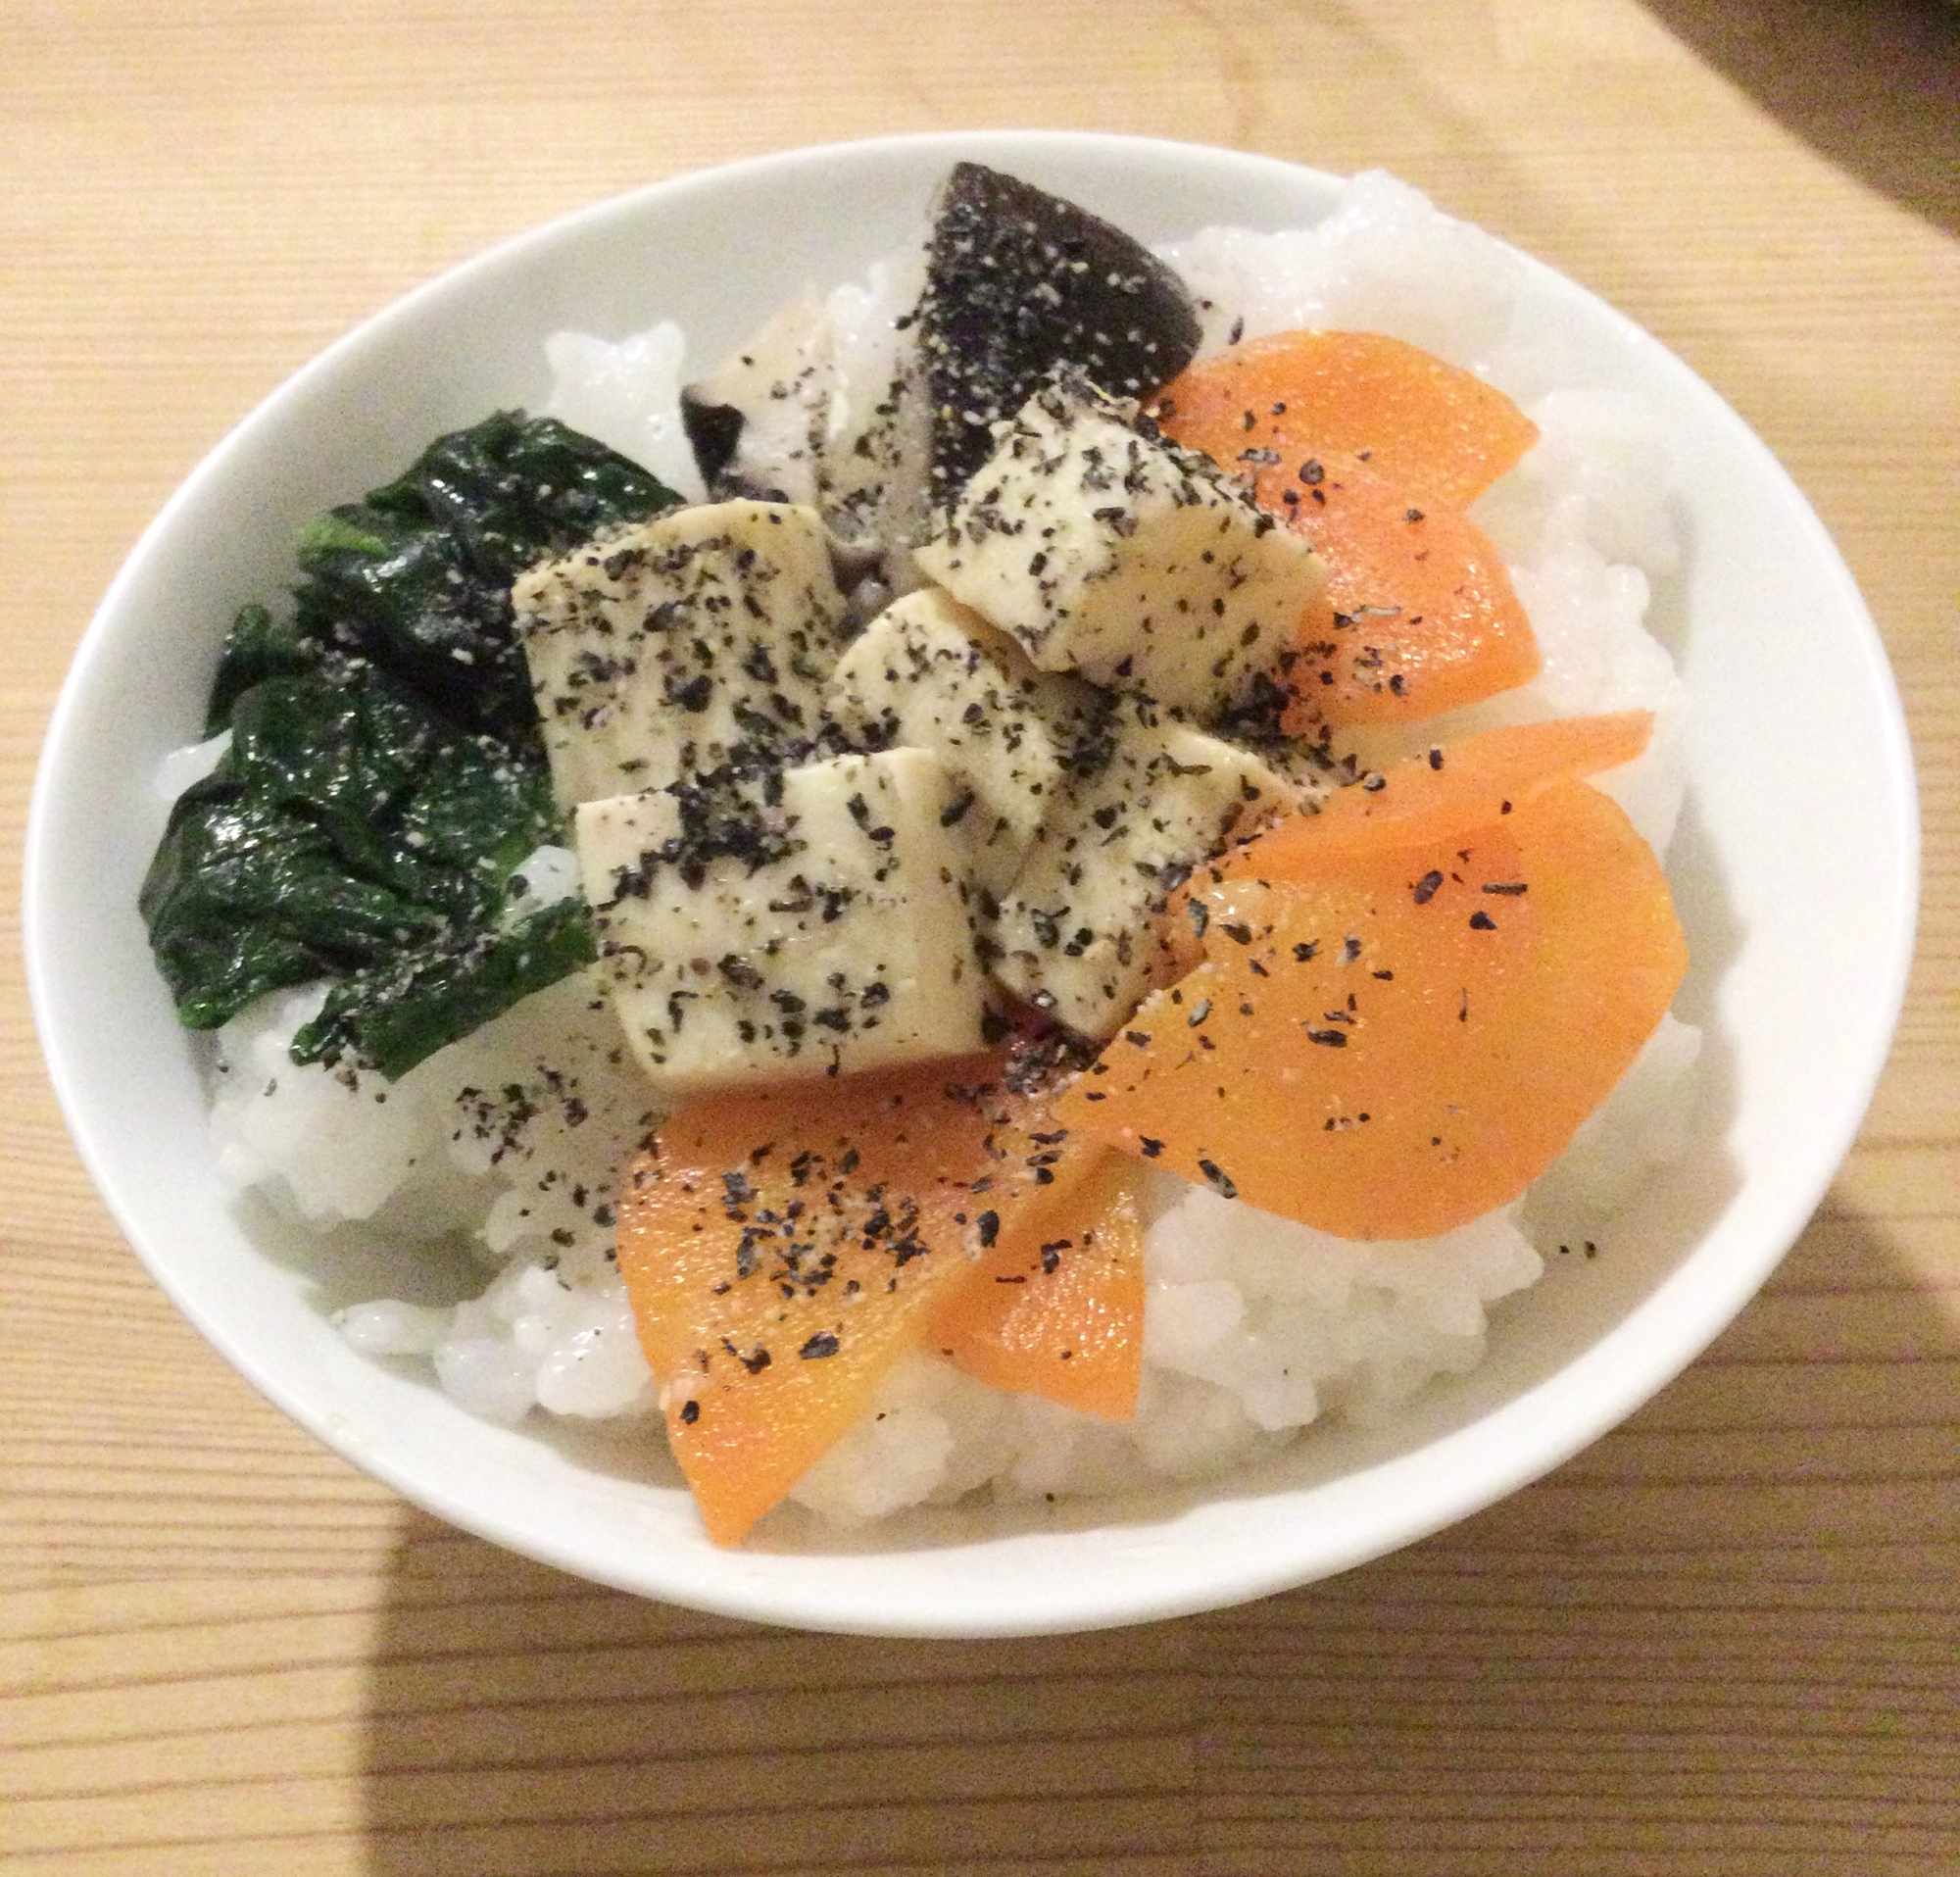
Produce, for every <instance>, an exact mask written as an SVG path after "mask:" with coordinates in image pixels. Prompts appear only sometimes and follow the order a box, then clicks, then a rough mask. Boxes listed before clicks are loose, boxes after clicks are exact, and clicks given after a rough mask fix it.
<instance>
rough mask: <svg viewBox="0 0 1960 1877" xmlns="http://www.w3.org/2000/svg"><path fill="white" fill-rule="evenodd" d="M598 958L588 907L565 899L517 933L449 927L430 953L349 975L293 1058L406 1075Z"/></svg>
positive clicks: (418, 951) (520, 923)
mask: <svg viewBox="0 0 1960 1877" xmlns="http://www.w3.org/2000/svg"><path fill="white" fill-rule="evenodd" d="M597 955H598V954H597V952H596V950H595V948H594V942H593V934H592V914H591V913H590V911H589V909H588V908H587V907H586V904H585V902H584V901H583V900H561V901H559V902H558V904H557V905H555V906H547V907H543V908H541V909H540V910H539V911H538V912H535V913H533V914H530V915H529V916H528V917H526V918H523V919H519V920H517V921H515V922H514V923H513V924H512V925H511V926H510V927H509V929H500V928H498V927H496V926H481V927H477V928H475V929H466V928H456V927H453V928H451V929H450V930H449V931H448V932H446V933H445V934H444V935H443V936H442V937H440V938H438V939H436V940H434V941H433V942H431V943H429V944H427V945H421V946H417V947H413V948H411V949H410V950H408V951H405V952H402V953H399V954H398V955H397V956H396V957H394V958H393V959H391V960H389V961H388V962H386V963H380V964H375V965H371V966H369V967H368V969H366V970H363V971H357V972H356V973H355V974H354V975H353V976H352V977H344V978H342V979H341V980H340V981H339V982H338V983H337V984H335V985H334V987H333V988H332V990H330V991H329V992H328V993H327V995H326V1003H325V1006H324V1007H323V1008H322V1009H321V1011H320V1013H319V1015H318V1016H317V1017H315V1018H314V1020H313V1021H312V1022H311V1023H309V1024H308V1025H307V1026H306V1027H305V1028H304V1029H303V1030H301V1031H300V1033H299V1034H298V1035H297V1036H296V1037H294V1038H293V1060H294V1061H295V1062H321V1061H325V1062H335V1061H337V1060H338V1059H339V1058H341V1057H342V1056H352V1057H354V1058H356V1059H357V1060H359V1061H360V1062H365V1063H368V1064H369V1065H370V1066H372V1067H374V1068H378V1069H379V1070H380V1071H381V1073H382V1074H383V1075H386V1076H390V1077H396V1076H401V1075H406V1074H407V1073H408V1071H409V1070H410V1069H412V1068H414V1067H415V1065H416V1064H417V1062H420V1061H421V1060H422V1059H423V1058H424V1057H426V1056H432V1055H434V1054H435V1052H436V1051H437V1050H439V1049H441V1048H442V1046H443V1045H444V1044H445V1043H453V1042H455V1041H456V1040H457V1038H458V1037H462V1036H467V1035H468V1034H469V1032H470V1031H471V1030H474V1029H477V1028H480V1027H481V1026H482V1025H483V1024H485V1023H487V1022H489V1020H490V1019H491V1018H492V1017H493V1016H497V1015H499V1014H501V1013H503V1012H505V1011H508V1010H509V1009H510V1008H511V1006H512V1005H513V1004H515V1003H516V1002H517V1001H518V1000H519V999H520V998H525V997H528V996H530V994H531V993H532V992H533V991H541V990H543V989H544V988H545V986H546V985H548V984H556V983H557V982H558V980H559V979H560V978H562V977H564V975H565V973H566V972H568V971H575V970H577V969H578V967H579V966H580V965H581V964H590V963H592V961H593V959H594V958H595V957H597Z"/></svg>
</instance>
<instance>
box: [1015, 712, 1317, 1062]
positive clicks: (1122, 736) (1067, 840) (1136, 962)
mask: <svg viewBox="0 0 1960 1877" xmlns="http://www.w3.org/2000/svg"><path fill="white" fill-rule="evenodd" d="M1300 801H1301V795H1300V791H1299V788H1298V787H1297V786H1296V785H1294V784H1293V783H1290V782H1288V781H1287V780H1286V779H1285V778H1284V777H1282V776H1281V775H1280V774H1279V773H1278V772H1276V771H1275V770H1274V769H1273V768H1272V767H1271V766H1268V765H1267V764H1266V763H1264V762H1262V761H1261V760H1260V759H1259V758H1258V757H1256V756H1254V755H1253V754H1251V752H1250V751H1248V750H1242V749H1240V748H1239V747H1238V746H1237V745H1235V744H1231V743H1227V742H1225V741H1223V740H1222V739H1221V738H1218V737H1215V736H1207V735H1205V734H1204V733H1203V732H1201V731H1199V730H1194V729H1191V728H1190V727H1188V726H1187V725H1185V724H1181V723H1170V722H1161V721H1155V720H1154V719H1152V720H1149V721H1145V722H1137V721H1132V722H1131V723H1129V724H1128V725H1127V726H1125V727H1124V728H1123V729H1122V731H1121V732H1120V733H1119V734H1118V735H1117V737H1116V740H1115V746H1114V749H1113V750H1112V752H1111V753H1110V755H1109V758H1108V761H1107V763H1106V764H1105V765H1104V766H1103V768H1102V769H1101V770H1100V771H1099V772H1098V773H1097V774H1096V775H1094V776H1093V777H1091V778H1088V779H1086V780H1082V781H1079V782H1078V783H1077V784H1076V786H1075V789H1074V790H1073V792H1072V796H1071V799H1070V800H1069V801H1068V803H1067V804H1066V806H1065V807H1064V808H1063V809H1062V810H1061V811H1060V812H1059V813H1058V814H1057V815H1055V816H1054V819H1053V820H1052V821H1051V822H1050V823H1049V825H1048V826H1047V827H1046V828H1044V829H1043V831H1042V837H1041V839H1040V840H1039V841H1037V842H1036V844H1035V846H1034V848H1033V850H1032V852H1031V853H1030V855H1029V857H1028V861H1027V864H1025V865H1024V866H1023V867H1022V869H1021V871H1020V873H1019V874H1018V875H1017V876H1016V878H1015V879H1014V882H1013V884H1012V886H1011V887H1010V888H1009V890H1008V892H1007V893H1006V895H1005V897H1004V898H1003V900H1002V902H1001V907H1000V913H999V916H998V919H997V920H996V921H995V924H994V929H993V933H992V947H991V948H990V949H993V950H994V957H993V970H994V974H995V976H996V977H998V978H999V979H1000V980H1001V982H1002V983H1003V984H1005V985H1006V986H1007V988H1008V989H1009V990H1011V991H1013V992H1014V993H1015V994H1016V995H1017V996H1020V997H1022V998H1025V999H1026V1000H1027V1001H1028V1002H1029V1003H1031V1004H1033V1005H1035V1006H1036V1007H1037V1008H1039V1009H1041V1010H1045V1011H1048V1012H1050V1013H1053V1014H1054V1015H1055V1016H1056V1017H1058V1018H1059V1019H1060V1020H1061V1021H1062V1022H1064V1023H1066V1024H1067V1025H1068V1026H1069V1028H1070V1029H1072V1030H1077V1031H1079V1032H1081V1034H1083V1035H1085V1036H1094V1037H1108V1036H1113V1035H1114V1034H1115V1033H1116V1031H1117V1030H1119V1029H1120V1028H1122V1026H1123V1024H1124V1023H1125V1022H1126V1021H1128V1019H1129V1017H1130V1014H1131V1013H1132V1012H1133V1011H1135V1009H1136V1008H1137V1005H1138V1004H1139V1003H1140V1002H1141V1001H1142V999H1143V996H1144V994H1145V992H1146V991H1147V990H1148V989H1149V988H1150V982H1151V971H1152V963H1153V956H1154V951H1155V947H1156V939H1155V936H1154V934H1153V932H1152V924H1153V922H1154V921H1155V919H1156V918H1157V916H1158V915H1159V914H1161V913H1162V912H1163V910H1164V908H1165V905H1166V904H1167V902H1168V900H1169V898H1170V895H1171V893H1172V892H1173V891H1174V890H1175V889H1176V887H1177V886H1178V885H1180V884H1181V883H1182V882H1183V880H1184V879H1185V877H1186V876H1187V875H1188V874H1189V873H1190V871H1191V870H1192V869H1193V868H1194V867H1196V866H1197V865H1198V864H1200V863H1201V862H1202V861H1205V860H1208V859H1210V857H1211V856H1212V855H1214V854H1216V853H1218V852H1219V851H1220V850H1221V849H1223V848H1224V847H1225V845H1226V844H1227V842H1229V841H1230V840H1232V839H1233V837H1234V836H1235V835H1245V834H1250V832H1251V831H1252V830H1253V829H1254V828H1255V827H1257V826H1258V825H1259V824H1260V823H1261V822H1262V821H1265V820H1268V819H1270V818H1272V817H1273V816H1274V815H1280V814H1287V813H1292V812H1294V811H1295V810H1297V809H1298V808H1299V806H1300Z"/></svg>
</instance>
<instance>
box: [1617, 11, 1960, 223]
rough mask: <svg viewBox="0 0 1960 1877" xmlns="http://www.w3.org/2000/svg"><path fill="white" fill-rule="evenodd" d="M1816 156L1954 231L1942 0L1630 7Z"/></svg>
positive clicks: (1954, 26) (1955, 20) (1957, 177)
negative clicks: (1649, 17)
mask: <svg viewBox="0 0 1960 1877" xmlns="http://www.w3.org/2000/svg"><path fill="white" fill-rule="evenodd" d="M1642 3H1643V4H1644V6H1645V7H1646V10H1647V11H1648V12H1649V13H1651V14H1652V15H1653V16H1654V17H1655V18H1656V19H1658V20H1659V21H1660V22H1661V24H1662V25H1665V26H1666V27H1667V28H1668V29H1669V30H1670V31H1671V32H1673V33H1674V35H1675V36H1676V37H1677V38H1679V39H1681V40H1683V41H1685V42H1686V43H1687V44H1688V45H1690V46H1691V47H1692V48H1693V50H1694V51H1695V52H1696V53H1697V54H1699V56H1700V57H1701V58H1702V59H1704V60H1705V61H1706V62H1707V63H1708V64H1709V65H1710V66H1711V67H1713V68H1714V70H1715V71H1717V72H1719V73H1720V74H1722V75H1723V76H1724V77H1725V78H1727V79H1728V80H1729V81H1730V82H1731V83H1733V84H1735V85H1737V86H1738V87H1740V89H1741V90H1742V91H1744V92H1746V93H1747V94H1748V95H1749V96H1750V97H1751V98H1753V99H1754V100H1755V101H1756V103H1757V104H1759V105H1760V106H1761V107H1762V108H1763V109H1764V110H1765V111H1767V112H1768V113H1769V114H1770V116H1771V117H1773V118H1775V119H1776V120H1777V122H1778V123H1781V124H1782V125H1783V126H1784V127H1785V128H1786V129H1788V130H1789V131H1791V132H1792V133H1793V134H1795V135H1796V136H1798V137H1801V138H1802V139H1803V140H1804V142H1806V143H1808V144H1809V145H1810V146H1811V147H1812V148H1813V149H1814V150H1816V151H1817V152H1818V153H1819V155H1821V156H1823V157H1825V158H1827V159H1828V160H1829V161H1830V162H1832V163H1834V164H1836V165H1837V166H1838V168H1839V169H1840V170H1843V171H1846V172H1847V173H1850V174H1852V175H1854V176H1856V177H1857V178H1858V179H1859V180H1860V181H1861V182H1864V183H1866V184H1868V185H1869V186H1870V187H1872V188H1874V189H1877V190H1878V191H1880V192H1881V193H1882V194H1884V195H1886V196H1887V197H1889V198H1890V199H1891V200H1892V201H1894V202H1896V203H1898V204H1900V205H1901V206H1902V207H1904V208H1907V209H1910V210H1912V211H1913V212H1914V213H1915V214H1916V215H1920V216H1923V217H1925V219H1926V220H1927V221H1929V222H1933V223H1934V224H1935V225H1936V226H1937V227H1940V228H1943V229H1945V230H1946V231H1947V232H1948V233H1949V234H1952V233H1960V7H1956V6H1955V5H1953V4H1952V0H1852V4H1849V5H1819V4H1817V3H1816V0H1642Z"/></svg>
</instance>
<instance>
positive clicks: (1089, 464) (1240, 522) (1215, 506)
mask: <svg viewBox="0 0 1960 1877" xmlns="http://www.w3.org/2000/svg"><path fill="white" fill-rule="evenodd" d="M917 561H918V565H919V567H920V568H922V569H923V570H924V572H925V573H926V575H927V576H928V577H929V578H931V579H933V580H936V581H938V582H939V584H940V585H941V586H943V587H945V588H946V589H947V590H948V591H949V592H950V593H952V594H953V595H954V597H955V598H956V599H958V600H961V601H963V602H964V603H965V604H966V605H967V606H970V607H971V608H972V609H973V610H974V611H975V612H976V613H979V614H980V615H981V616H982V617H985V618H987V619H988V620H990V621H991V622H992V623H993V624H995V625H997V626H999V627H1000V628H1001V629H1002V630H1003V631H1005V632H1010V633H1012V634H1013V636H1014V637H1015V638H1016V639H1018V640H1019V641H1020V643H1021V645H1022V646H1023V648H1024V649H1025V650H1026V652H1027V654H1028V656H1029V658H1031V659H1032V660H1033V661H1034V663H1035V664H1036V665H1037V666H1039V667H1041V668H1042V669H1043V670H1044V671H1074V672H1078V673H1079V674H1080V675H1081V676H1083V677H1085V678H1088V679H1089V680H1091V681H1092V682H1093V683H1096V684H1101V685H1104V686H1107V687H1109V688H1111V689H1114V690H1122V691H1132V692H1142V693H1144V694H1145V695H1147V696H1149V697H1151V698H1153V699H1154V700H1155V701H1156V702H1157V703H1159V704H1161V705H1163V706H1165V707H1166V708H1168V709H1173V710H1179V711H1183V712H1185V713H1187V714H1188V715H1190V716H1195V717H1199V718H1201V719H1208V718H1211V717H1214V716H1217V715H1219V714H1220V713H1221V712H1223V711H1225V710H1227V709H1229V708H1230V707H1231V706H1232V705H1233V704H1234V703H1236V702H1238V701H1239V700H1240V699H1241V698H1243V696H1244V695H1245V693H1246V691H1247V689H1248V687H1249V686H1250V683H1251V681H1252V680H1253V679H1254V678H1255V677H1256V676H1257V675H1258V674H1260V673H1262V672H1265V671H1269V670H1270V669H1271V668H1272V667H1274V666H1275V665H1276V664H1277V663H1278V661H1279V657H1280V654H1281V653H1282V652H1283V651H1285V650H1286V649H1287V648H1288V647H1289V646H1290V645H1292V644H1293V642H1294V639H1295V637H1296V633H1297V629H1298V627H1299V622H1300V620H1301V619H1302V617H1305V615H1306V613H1307V610H1308V608H1309V607H1310V606H1311V605H1312V604H1313V603H1314V602H1315V601H1316V600H1317V599H1318V598H1319V596H1320V592H1321V588H1322V586H1323V584H1324V580H1323V574H1322V569H1321V566H1320V562H1319V560H1318V559H1317V558H1316V556H1315V555H1314V553H1313V551H1312V549H1311V548H1310V547H1308V546H1307V544H1306V542H1305V541H1304V540H1303V539H1302V538H1301V537H1300V536H1299V535H1297V534H1295V533H1293V532H1292V531H1290V530H1289V529H1287V528H1284V527H1281V526H1280V525H1279V524H1278V523H1277V522H1275V521H1274V519H1273V518H1272V517H1271V516H1269V515H1267V514H1265V513H1264V512H1263V511H1262V510H1261V509H1259V508H1258V506H1257V505H1256V504H1255V503H1254V502H1253V501H1252V499H1251V496H1250V493H1249V492H1248V491H1247V489H1246V487H1245V485H1244V484H1242V483H1241V482H1240V481H1238V480H1237V479H1236V478H1235V477H1232V476H1229V475H1227V474H1226V473H1225V471H1223V470H1222V469H1219V468H1218V466H1217V465H1216V464H1214V463H1213V462H1212V461H1211V460H1210V458H1208V457H1206V456H1202V455H1201V454H1199V453H1198V452H1196V451H1191V450H1185V449H1181V448H1180V447H1179V446H1178V445H1176V444H1174V443H1172V442H1171V441H1169V439H1168V438H1165V437H1161V436H1157V435H1154V434H1152V433H1148V432H1147V431H1146V430H1143V429H1140V428H1138V427H1137V426H1136V423H1135V421H1134V420H1133V419H1132V416H1131V407H1128V406H1125V405H1121V404H1118V403H1117V402H1115V401H1114V400H1113V399H1110V398H1107V397H1104V396H1103V394H1102V393H1101V392H1099V391H1097V390H1095V389H1094V388H1093V387H1092V386H1090V385H1088V384H1086V383H1084V382H1082V381H1080V380H1072V381H1071V380H1064V381H1063V382H1061V383H1058V384H1055V385H1052V386H1049V387H1047V388H1045V389H1043V390H1041V391H1039V392H1037V393H1036V395H1035V396H1034V397H1033V398H1031V399H1030V400H1029V401H1028V403H1027V404H1026V405H1025V406H1024V407H1023V408H1022V410H1021V412H1020V414H1019V416H1018V417H1016V418H1015V419H1014V420H1013V421H1012V423H1011V424H1009V425H1008V426H1007V427H1006V428H1005V433H1003V434H1002V435H1001V437H1000V441H999V442H998V444H997V445H996V447H995V450H994V454H993V455H992V456H991V457H989V458H988V460H987V462H986V464H985V466H984V467H983V468H982V469H980V470H979V471H978V472H977V473H976V474H975V475H974V476H973V478H972V479H971V481H969V482H968V483H967V485H966V487H965V490H964V491H963V492H962V494H961V495H960V497H959V500H958V502H957V503H956V505H955V507H954V509H953V511H952V514H951V515H950V517H949V518H948V520H947V524H946V527H945V529H944V531H943V532H942V533H940V534H938V535H937V536H935V537H934V538H933V539H932V540H930V541H928V542H927V543H926V544H925V545H924V546H922V547H921V548H920V549H919V550H918V553H917Z"/></svg>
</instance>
